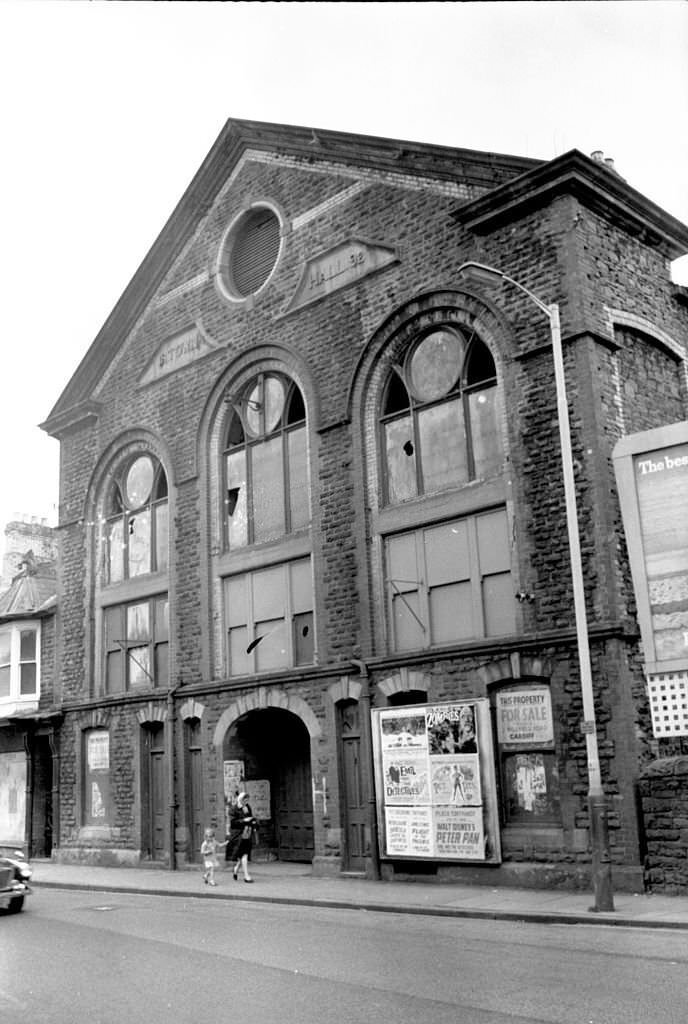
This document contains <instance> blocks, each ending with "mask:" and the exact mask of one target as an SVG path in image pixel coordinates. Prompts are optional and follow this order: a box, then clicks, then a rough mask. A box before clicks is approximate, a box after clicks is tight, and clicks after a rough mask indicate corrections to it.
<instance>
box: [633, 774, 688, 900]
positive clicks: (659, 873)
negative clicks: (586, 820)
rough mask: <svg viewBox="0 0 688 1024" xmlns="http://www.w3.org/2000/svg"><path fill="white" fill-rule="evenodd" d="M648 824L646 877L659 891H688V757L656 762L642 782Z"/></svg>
mask: <svg viewBox="0 0 688 1024" xmlns="http://www.w3.org/2000/svg"><path fill="white" fill-rule="evenodd" d="M638 786H639V790H640V797H641V801H642V808H643V819H644V824H645V841H646V846H647V854H646V859H645V879H646V884H647V886H648V888H649V889H652V890H654V891H655V892H665V893H673V894H678V895H682V896H685V895H687V894H688V757H686V756H678V757H666V758H662V759H660V760H657V761H652V762H651V763H650V764H648V765H646V766H645V768H644V769H643V771H642V772H641V775H640V779H639V782H638Z"/></svg>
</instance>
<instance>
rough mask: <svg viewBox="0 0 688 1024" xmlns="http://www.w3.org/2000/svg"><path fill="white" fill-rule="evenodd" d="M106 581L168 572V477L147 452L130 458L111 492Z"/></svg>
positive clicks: (107, 504) (106, 513) (120, 469)
mask: <svg viewBox="0 0 688 1024" xmlns="http://www.w3.org/2000/svg"><path fill="white" fill-rule="evenodd" d="M105 517H106V521H107V557H106V582H107V583H119V582H120V581H121V580H125V579H132V578H134V577H136V576H142V575H145V574H146V573H152V572H165V571H166V569H167V551H168V546H169V514H168V503H167V477H166V476H165V471H164V469H163V468H162V466H161V465H160V463H159V462H158V460H157V459H156V458H155V457H154V456H152V455H149V454H147V453H145V454H144V453H138V454H136V455H133V456H132V457H131V458H129V459H127V460H126V461H125V462H124V463H123V465H122V466H121V467H120V468H119V470H118V472H117V473H116V474H115V475H114V477H113V479H112V481H111V483H110V490H109V493H108V497H107V501H106V508H105Z"/></svg>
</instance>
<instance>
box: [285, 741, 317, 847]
mask: <svg viewBox="0 0 688 1024" xmlns="http://www.w3.org/2000/svg"><path fill="white" fill-rule="evenodd" d="M276 817H277V843H278V849H279V858H280V860H291V861H310V860H312V859H313V793H312V785H311V770H310V757H306V756H304V754H303V751H301V753H300V755H299V751H295V752H294V753H293V754H291V756H290V757H289V759H288V760H283V761H282V763H281V765H280V774H279V780H278V801H277V812H276Z"/></svg>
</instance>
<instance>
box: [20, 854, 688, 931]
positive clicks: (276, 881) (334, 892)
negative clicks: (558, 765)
mask: <svg viewBox="0 0 688 1024" xmlns="http://www.w3.org/2000/svg"><path fill="white" fill-rule="evenodd" d="M33 870H34V876H33V883H34V890H35V896H36V897H37V898H40V894H41V889H43V888H58V889H80V890H88V891H93V892H119V893H122V892H141V893H146V894H149V895H158V896H185V897H190V896H192V897H197V898H199V899H214V900H237V899H241V900H251V901H255V902H269V903H282V904H300V905H302V906H315V907H328V908H332V907H338V908H350V909H354V910H372V911H378V912H386V913H394V914H430V915H433V916H438V917H472V918H488V919H492V920H501V921H533V922H539V923H552V924H604V925H617V926H618V925H621V926H624V927H634V928H681V929H686V930H688V898H686V897H682V896H662V895H654V894H653V895H646V894H643V893H640V894H633V893H616V894H615V895H614V907H615V909H614V911H613V912H609V913H595V912H591V911H590V909H589V908H590V906H591V904H592V902H593V898H592V894H591V893H588V892H574V893H571V892H559V891H553V890H548V889H547V890H540V889H537V890H535V889H506V888H503V887H500V888H499V889H492V888H490V887H488V886H476V885H454V884H447V883H440V884H437V883H435V884H433V883H428V882H420V881H419V882H375V881H370V880H367V879H365V878H362V877H359V876H346V875H344V876H338V877H336V878H314V877H313V876H312V874H311V869H310V866H309V865H307V864H288V863H283V862H279V861H278V862H273V863H256V864H254V865H253V871H252V874H253V877H254V878H255V884H254V885H251V886H249V888H248V889H247V888H246V886H245V884H244V882H243V880H242V879H241V878H240V879H239V881H238V882H235V881H234V879H233V878H232V874H231V871H225V870H222V869H221V870H220V871H219V872H218V873H217V875H216V878H217V887H216V888H209V887H208V886H206V885H204V884H203V879H202V877H201V871H200V868H198V869H196V870H192V869H190V868H188V867H187V868H183V869H181V870H179V871H167V870H165V869H162V868H148V867H145V868H102V867H90V866H86V865H72V864H69V865H67V864H53V863H52V862H51V861H34V863H33Z"/></svg>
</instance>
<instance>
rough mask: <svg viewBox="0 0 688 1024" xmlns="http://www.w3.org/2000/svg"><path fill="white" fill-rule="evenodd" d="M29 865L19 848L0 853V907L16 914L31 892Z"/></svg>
mask: <svg viewBox="0 0 688 1024" xmlns="http://www.w3.org/2000/svg"><path fill="white" fill-rule="evenodd" d="M30 881H31V867H30V865H29V863H28V861H26V860H25V859H24V854H23V853H22V852H21V850H15V851H14V853H12V854H11V855H7V854H0V909H2V910H6V911H7V912H8V913H9V914H18V913H19V911H20V910H21V909H22V907H23V906H24V899H25V897H26V896H28V894H29V893H30V892H31V888H30V886H29V882H30Z"/></svg>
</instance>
